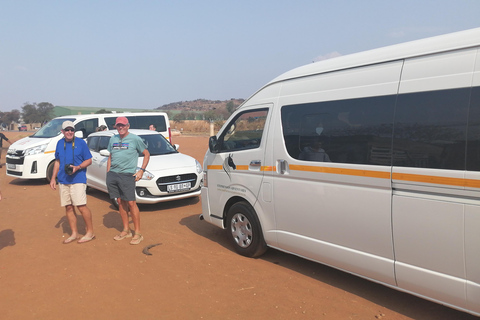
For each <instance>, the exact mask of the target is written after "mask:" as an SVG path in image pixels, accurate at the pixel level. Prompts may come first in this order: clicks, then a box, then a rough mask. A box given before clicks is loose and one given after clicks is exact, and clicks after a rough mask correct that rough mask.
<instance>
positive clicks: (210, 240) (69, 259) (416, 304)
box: [0, 132, 477, 320]
mask: <svg viewBox="0 0 480 320" xmlns="http://www.w3.org/2000/svg"><path fill="white" fill-rule="evenodd" d="M6 135H7V137H9V138H10V139H12V140H16V139H17V138H18V137H19V136H20V133H18V132H6ZM23 135H24V136H25V133H23ZM207 140H208V139H207V137H188V136H179V137H174V143H178V144H179V145H180V151H181V152H183V153H186V154H189V155H191V156H193V157H195V158H196V159H198V160H199V161H200V162H202V161H203V155H204V153H205V150H206V148H207ZM4 146H5V144H4ZM5 153H6V151H5V150H4V151H3V155H2V160H3V161H4V160H5ZM0 190H1V192H2V194H3V200H2V201H0V317H1V318H2V319H61V318H64V319H69V318H70V319H116V320H122V319H402V320H403V319H435V320H439V319H440V320H442V319H448V320H450V319H468V320H469V319H477V318H475V317H473V316H470V315H467V314H465V313H461V312H458V311H455V310H452V309H449V308H446V307H443V306H440V305H438V304H435V303H432V302H428V301H426V300H423V299H420V298H417V297H413V296H411V295H408V294H405V293H401V292H398V291H395V290H392V289H389V288H386V287H384V286H382V285H378V284H375V283H372V282H369V281H367V280H364V279H361V278H359V277H355V276H352V275H350V274H347V273H344V272H341V271H337V270H335V269H332V268H329V267H326V266H323V265H321V264H317V263H314V262H311V261H307V260H304V259H301V258H298V257H295V256H293V255H289V254H285V253H282V252H279V251H277V250H272V249H270V250H268V251H267V253H266V254H265V255H263V256H262V257H260V258H258V259H248V258H244V257H242V256H239V255H237V254H235V253H234V252H233V249H232V247H231V246H230V244H229V243H228V242H227V238H226V237H225V234H224V232H223V231H222V230H220V229H218V228H216V227H214V226H212V225H209V224H207V223H206V222H204V221H200V220H199V219H198V216H199V215H200V213H201V203H200V201H201V200H200V199H191V200H182V201H176V202H170V203H163V204H157V205H148V206H140V210H141V219H142V231H143V234H144V237H145V241H144V242H143V243H142V244H141V245H139V246H132V245H129V243H128V241H127V240H124V241H118V242H117V241H114V240H113V239H112V238H113V237H114V236H115V235H116V234H117V233H118V232H119V230H121V228H122V227H121V220H120V216H119V214H118V212H117V211H116V210H115V209H114V208H113V207H112V206H111V205H110V202H109V200H108V196H107V195H106V194H103V193H101V192H98V191H92V192H90V193H89V195H88V206H89V207H90V209H91V211H92V213H93V222H94V228H95V234H96V236H97V239H96V240H94V241H92V242H89V243H86V244H81V245H80V244H77V243H71V244H68V245H63V244H62V240H63V239H64V237H66V236H68V233H69V227H68V223H67V221H66V218H65V215H64V209H63V208H61V207H60V205H59V199H58V193H57V192H56V191H52V190H51V189H50V188H49V186H48V184H46V182H45V181H36V180H21V179H16V178H12V177H8V176H6V175H5V167H3V168H2V169H0ZM79 229H80V231H82V230H83V231H84V224H83V221H82V219H81V218H80V219H79ZM157 243H160V245H159V246H156V247H154V248H152V249H151V250H150V252H151V253H152V254H153V255H151V256H147V255H145V254H143V253H142V249H143V247H144V246H146V245H150V244H157Z"/></svg>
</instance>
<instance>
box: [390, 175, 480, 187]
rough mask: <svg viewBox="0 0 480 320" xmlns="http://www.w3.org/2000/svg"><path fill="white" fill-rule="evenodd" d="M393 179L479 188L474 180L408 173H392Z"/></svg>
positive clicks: (479, 185)
mask: <svg viewBox="0 0 480 320" xmlns="http://www.w3.org/2000/svg"><path fill="white" fill-rule="evenodd" d="M393 179H394V180H401V181H412V182H423V183H433V184H442V185H448V186H457V187H469V188H480V181H479V180H474V179H463V178H447V177H437V176H427V175H421V174H410V173H394V174H393Z"/></svg>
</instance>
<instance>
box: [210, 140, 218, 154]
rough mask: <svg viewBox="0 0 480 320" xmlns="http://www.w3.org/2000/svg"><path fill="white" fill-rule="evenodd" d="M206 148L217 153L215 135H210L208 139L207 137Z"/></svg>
mask: <svg viewBox="0 0 480 320" xmlns="http://www.w3.org/2000/svg"><path fill="white" fill-rule="evenodd" d="M208 149H209V150H210V152H211V153H218V141H217V136H211V137H210V139H208Z"/></svg>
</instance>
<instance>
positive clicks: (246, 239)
mask: <svg viewBox="0 0 480 320" xmlns="http://www.w3.org/2000/svg"><path fill="white" fill-rule="evenodd" d="M226 230H227V232H228V235H229V236H228V237H229V239H230V240H231V242H232V244H233V246H234V247H235V251H236V252H237V253H238V254H241V255H242V256H245V257H250V258H254V257H258V256H260V255H262V254H263V253H264V252H265V251H266V250H267V244H266V243H265V240H264V238H263V233H262V228H261V226H260V222H259V221H258V217H257V215H256V213H255V210H254V209H253V208H252V207H251V206H250V204H248V203H247V202H245V201H242V202H237V203H235V204H234V205H233V206H232V207H231V208H230V209H229V210H228V213H227V228H226Z"/></svg>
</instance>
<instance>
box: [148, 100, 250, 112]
mask: <svg viewBox="0 0 480 320" xmlns="http://www.w3.org/2000/svg"><path fill="white" fill-rule="evenodd" d="M230 101H232V102H233V104H234V105H235V107H237V106H239V105H241V104H242V103H243V102H244V101H245V99H230V100H224V101H220V100H206V99H197V100H193V101H180V102H172V103H169V104H165V105H163V106H161V107H158V108H156V109H155V110H161V111H177V112H195V113H197V112H198V113H203V112H206V111H209V110H218V109H220V110H225V109H226V107H227V103H228V102H230Z"/></svg>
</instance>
